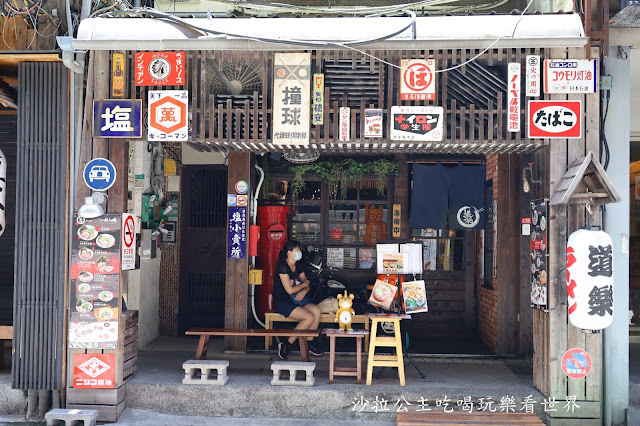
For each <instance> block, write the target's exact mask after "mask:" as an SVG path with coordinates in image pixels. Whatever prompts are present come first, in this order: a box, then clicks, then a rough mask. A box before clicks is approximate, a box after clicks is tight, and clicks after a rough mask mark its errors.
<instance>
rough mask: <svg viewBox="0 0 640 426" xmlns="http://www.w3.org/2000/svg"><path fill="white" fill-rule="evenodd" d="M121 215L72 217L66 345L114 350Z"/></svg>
mask: <svg viewBox="0 0 640 426" xmlns="http://www.w3.org/2000/svg"><path fill="white" fill-rule="evenodd" d="M121 232H122V225H121V215H120V214H106V215H103V216H100V217H98V218H95V219H85V218H83V217H78V216H77V215H75V216H74V233H73V234H72V236H73V238H72V239H71V270H70V279H71V284H70V286H71V289H72V293H71V294H72V295H71V303H70V304H71V306H72V308H71V314H70V318H69V347H70V348H90V349H116V348H117V346H118V319H119V317H120V310H119V309H118V306H119V301H120V242H121V241H122V239H121V235H120V233H121Z"/></svg>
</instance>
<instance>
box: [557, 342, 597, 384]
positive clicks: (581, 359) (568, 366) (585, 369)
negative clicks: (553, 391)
mask: <svg viewBox="0 0 640 426" xmlns="http://www.w3.org/2000/svg"><path fill="white" fill-rule="evenodd" d="M561 365H562V371H563V372H564V374H566V375H567V376H568V377H569V378H571V379H582V378H584V377H586V376H587V374H589V372H590V371H591V356H589V354H588V353H587V352H585V351H583V350H582V349H580V348H573V349H569V350H568V351H566V352H565V353H564V355H562V362H561Z"/></svg>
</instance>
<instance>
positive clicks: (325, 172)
mask: <svg viewBox="0 0 640 426" xmlns="http://www.w3.org/2000/svg"><path fill="white" fill-rule="evenodd" d="M289 170H291V171H292V172H293V181H292V182H291V185H292V188H293V199H294V200H295V199H296V198H297V197H298V194H300V192H302V190H304V187H305V181H304V175H305V174H306V173H307V172H309V171H313V172H316V173H317V174H319V175H320V177H321V178H322V179H323V180H324V181H325V182H327V185H328V186H329V199H330V200H331V201H332V202H333V201H335V200H336V199H337V198H338V193H340V198H342V199H343V200H344V199H345V198H346V197H347V189H348V187H349V183H350V182H361V181H362V177H363V176H364V175H369V174H371V175H375V176H376V189H377V191H378V194H380V195H381V196H384V191H385V189H386V187H387V179H388V178H389V176H391V175H397V174H398V171H399V169H398V164H397V163H396V162H395V161H391V160H385V159H379V160H375V161H369V162H361V161H357V160H353V159H348V160H343V161H319V162H316V163H312V164H299V165H295V166H291V167H289Z"/></svg>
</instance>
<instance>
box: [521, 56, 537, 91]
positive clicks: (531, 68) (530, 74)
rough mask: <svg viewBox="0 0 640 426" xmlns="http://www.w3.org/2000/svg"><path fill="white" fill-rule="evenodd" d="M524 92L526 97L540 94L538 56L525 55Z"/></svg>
mask: <svg viewBox="0 0 640 426" xmlns="http://www.w3.org/2000/svg"><path fill="white" fill-rule="evenodd" d="M526 64H527V65H526V81H525V89H524V92H525V93H524V94H525V96H527V97H535V96H540V56H538V55H527V59H526Z"/></svg>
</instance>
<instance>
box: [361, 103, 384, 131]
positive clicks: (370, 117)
mask: <svg viewBox="0 0 640 426" xmlns="http://www.w3.org/2000/svg"><path fill="white" fill-rule="evenodd" d="M364 137H365V138H381V137H382V110H381V109H378V108H375V109H374V108H367V109H365V110H364Z"/></svg>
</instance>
